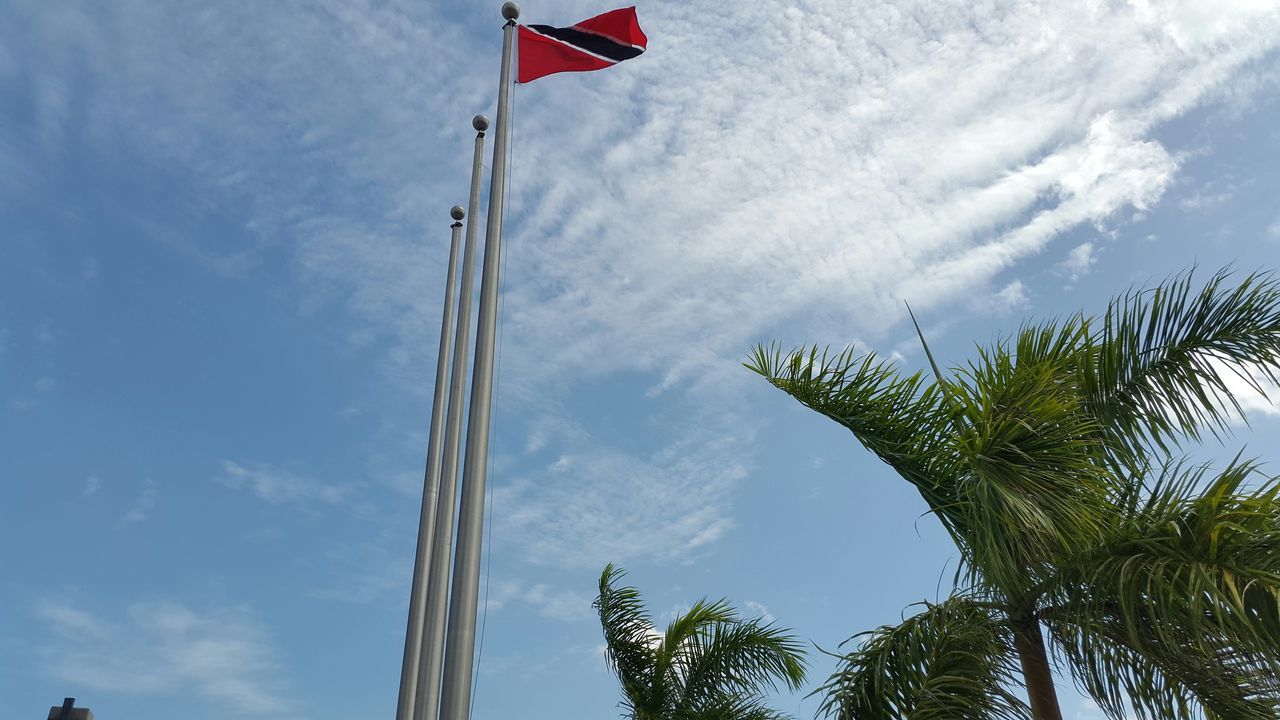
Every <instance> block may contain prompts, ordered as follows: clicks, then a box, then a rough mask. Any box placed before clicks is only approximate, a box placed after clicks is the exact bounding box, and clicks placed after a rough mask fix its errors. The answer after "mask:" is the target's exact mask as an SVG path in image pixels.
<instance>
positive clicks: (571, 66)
mask: <svg viewBox="0 0 1280 720" xmlns="http://www.w3.org/2000/svg"><path fill="white" fill-rule="evenodd" d="M648 44H649V38H647V37H645V35H644V31H642V30H641V29H640V22H639V21H638V20H637V19H636V9H635V8H634V7H628V8H620V9H618V10H611V11H609V12H607V13H605V14H603V15H597V16H595V17H593V18H591V19H590V20H583V21H582V22H580V23H578V24H577V25H571V26H570V27H564V28H558V27H551V26H550V25H521V26H520V34H519V59H520V69H519V73H518V80H519V82H522V83H527V82H531V81H533V80H537V79H538V78H540V77H542V76H544V75H551V74H553V73H560V72H584V71H587V70H600V69H603V68H607V67H609V66H610V65H616V64H618V63H620V62H622V61H623V60H630V59H631V58H633V57H635V56H637V55H639V54H640V53H642V52H644V49H645V47H647V46H648Z"/></svg>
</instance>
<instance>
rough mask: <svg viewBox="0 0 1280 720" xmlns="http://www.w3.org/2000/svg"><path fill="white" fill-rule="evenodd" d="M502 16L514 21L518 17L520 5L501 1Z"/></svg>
mask: <svg viewBox="0 0 1280 720" xmlns="http://www.w3.org/2000/svg"><path fill="white" fill-rule="evenodd" d="M502 17H503V18H504V19H506V20H510V21H511V22H515V21H516V18H518V17H520V6H519V5H517V4H515V3H513V2H504V3H502Z"/></svg>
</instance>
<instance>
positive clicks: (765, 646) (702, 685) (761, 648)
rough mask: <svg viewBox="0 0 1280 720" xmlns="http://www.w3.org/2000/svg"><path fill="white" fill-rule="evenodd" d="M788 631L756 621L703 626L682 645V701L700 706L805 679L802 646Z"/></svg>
mask: <svg viewBox="0 0 1280 720" xmlns="http://www.w3.org/2000/svg"><path fill="white" fill-rule="evenodd" d="M789 632H790V631H789V630H786V629H784V628H779V627H776V626H774V625H772V624H764V623H761V622H760V621H759V620H750V621H739V622H728V623H726V622H718V623H715V624H713V625H710V626H704V627H703V628H701V629H700V631H699V632H698V633H696V634H695V635H693V636H691V637H690V638H689V639H688V640H687V641H686V644H685V650H686V652H685V653H684V655H683V658H682V661H681V666H682V667H683V675H684V692H683V700H684V702H685V703H686V704H690V705H700V704H702V703H705V702H710V701H713V700H715V699H716V698H718V697H721V696H723V695H724V694H725V693H726V692H727V693H728V694H729V695H731V696H750V695H751V694H752V693H756V692H759V690H760V689H761V688H771V689H777V687H778V683H779V682H782V683H784V684H785V685H786V687H787V688H788V689H790V690H797V689H799V687H800V684H801V683H802V682H804V677H805V665H804V660H803V654H804V648H803V646H801V645H800V643H799V642H797V641H796V640H795V638H794V637H792V636H791V635H790V634H789Z"/></svg>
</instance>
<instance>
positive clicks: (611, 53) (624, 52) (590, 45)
mask: <svg viewBox="0 0 1280 720" xmlns="http://www.w3.org/2000/svg"><path fill="white" fill-rule="evenodd" d="M525 27H527V28H529V29H530V30H533V31H535V32H537V33H539V34H541V35H546V36H547V37H551V38H555V39H556V40H559V41H561V42H564V43H568V44H569V45H572V46H574V47H576V48H579V49H581V50H585V51H587V52H589V53H591V54H592V55H599V56H600V57H602V58H606V59H608V60H614V61H617V62H621V61H623V60H630V59H631V58H633V57H635V56H637V55H639V54H640V53H642V52H644V49H643V48H638V47H632V46H630V45H624V44H622V43H620V42H617V41H615V40H610V39H609V38H607V37H604V36H603V35H596V34H594V33H589V32H582V31H581V30H574V29H573V28H558V27H551V26H550V25H526V26H525Z"/></svg>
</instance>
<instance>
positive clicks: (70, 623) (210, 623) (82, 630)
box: [36, 601, 288, 715]
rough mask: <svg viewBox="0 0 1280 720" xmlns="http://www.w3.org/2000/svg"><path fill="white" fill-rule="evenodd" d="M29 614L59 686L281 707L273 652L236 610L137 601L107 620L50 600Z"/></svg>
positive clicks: (248, 707)
mask: <svg viewBox="0 0 1280 720" xmlns="http://www.w3.org/2000/svg"><path fill="white" fill-rule="evenodd" d="M36 615H37V616H38V617H39V618H40V619H41V620H42V621H43V622H44V623H45V625H46V627H47V628H48V631H49V633H50V635H51V640H50V641H49V642H47V643H44V644H42V648H43V649H42V652H43V653H44V655H45V662H46V664H47V667H48V670H49V673H50V674H51V675H52V676H54V677H56V678H57V679H58V680H60V681H62V682H67V683H74V684H76V685H78V686H82V687H88V688H93V689H95V690H102V691H105V692H120V693H128V694H138V695H177V694H181V693H188V692H194V693H196V694H198V695H200V696H202V697H204V698H206V699H208V700H210V701H213V702H215V703H217V704H219V705H221V706H223V707H225V708H228V709H230V710H233V711H235V712H239V713H245V714H251V715H268V714H275V713H280V712H282V711H284V710H285V709H286V707H288V703H287V700H286V697H285V695H284V690H283V684H282V683H281V682H280V681H279V680H278V679H277V677H278V668H277V667H276V664H275V660H274V659H273V658H274V653H273V651H272V650H271V648H270V646H269V644H268V643H267V640H266V638H265V635H264V633H263V631H262V630H261V629H260V628H259V627H258V626H257V625H256V624H255V623H254V622H253V621H252V619H251V618H250V617H249V615H248V614H247V613H245V612H243V611H241V610H212V611H197V610H193V609H191V608H189V607H187V606H186V605H182V604H180V603H171V602H159V603H138V604H134V605H131V606H129V607H128V609H127V610H126V612H125V613H124V616H123V617H122V618H120V619H118V620H108V619H105V618H103V617H102V616H100V615H96V614H93V613H91V612H87V611H85V610H82V609H80V608H77V607H75V606H73V605H70V604H66V603H63V602H59V601H50V602H44V603H41V604H40V605H38V606H37V607H36Z"/></svg>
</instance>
